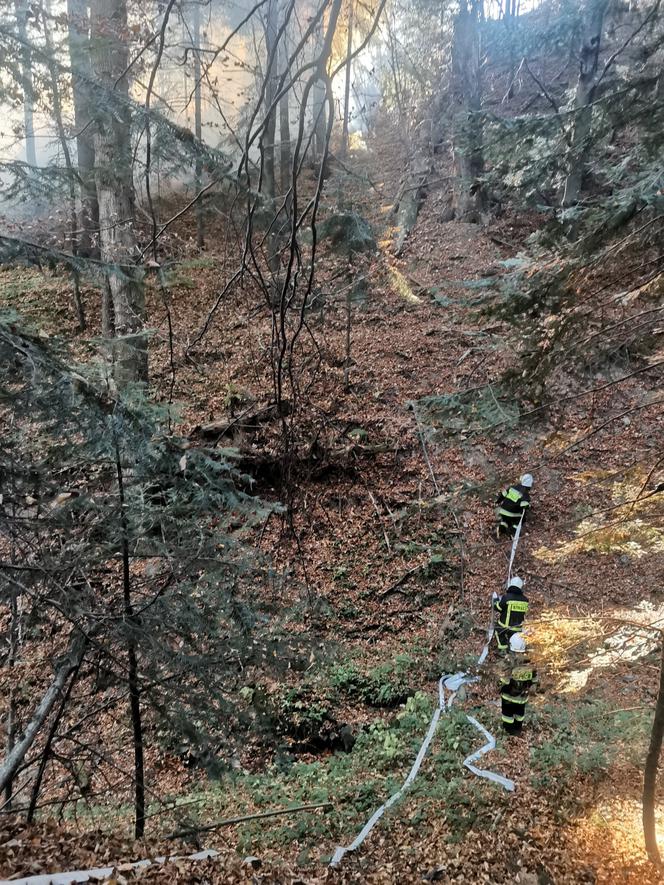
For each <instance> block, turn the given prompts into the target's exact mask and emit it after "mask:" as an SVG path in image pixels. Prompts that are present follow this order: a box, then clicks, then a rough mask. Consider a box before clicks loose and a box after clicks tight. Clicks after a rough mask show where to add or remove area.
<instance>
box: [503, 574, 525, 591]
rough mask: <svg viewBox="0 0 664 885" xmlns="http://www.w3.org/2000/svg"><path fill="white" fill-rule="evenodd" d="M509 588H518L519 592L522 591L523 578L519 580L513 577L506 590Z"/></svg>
mask: <svg viewBox="0 0 664 885" xmlns="http://www.w3.org/2000/svg"><path fill="white" fill-rule="evenodd" d="M510 587H518V588H519V590H523V578H519V577H517V576H516V575H515V576H514V577H513V578H512V579H511V580H510V581H509V582H508V584H507V589H508V590H509V588H510Z"/></svg>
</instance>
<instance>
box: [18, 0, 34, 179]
mask: <svg viewBox="0 0 664 885" xmlns="http://www.w3.org/2000/svg"><path fill="white" fill-rule="evenodd" d="M14 8H15V10H16V25H17V30H18V36H19V39H20V41H21V80H22V83H21V86H22V88H23V126H24V128H25V159H26V162H27V163H29V164H30V165H31V166H36V165H37V151H36V148H35V122H34V116H35V111H34V95H33V85H32V52H31V51H30V46H29V45H28V0H14Z"/></svg>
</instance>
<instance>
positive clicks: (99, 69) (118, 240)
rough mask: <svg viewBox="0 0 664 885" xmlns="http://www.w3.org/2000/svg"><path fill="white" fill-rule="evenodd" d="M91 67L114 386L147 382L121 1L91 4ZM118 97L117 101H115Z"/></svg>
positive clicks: (124, 16)
mask: <svg viewBox="0 0 664 885" xmlns="http://www.w3.org/2000/svg"><path fill="white" fill-rule="evenodd" d="M90 11H91V15H90V28H91V34H92V57H93V58H92V68H93V71H94V74H95V76H96V78H97V80H98V81H99V82H100V83H102V84H103V85H104V86H105V87H106V88H107V89H108V103H109V107H108V108H98V109H97V113H96V119H95V126H94V130H95V131H94V146H95V161H96V168H95V179H96V183H97V199H98V202H99V227H100V245H101V258H102V260H103V261H104V262H106V263H107V264H108V265H111V267H109V270H108V282H109V287H110V291H111V298H112V302H113V314H114V319H115V335H116V339H115V342H114V347H113V360H114V366H113V374H114V377H115V380H116V383H117V385H118V387H124V386H126V385H127V384H129V383H131V382H138V381H147V377H148V351H147V338H146V334H145V328H144V323H145V293H144V290H143V281H142V275H141V273H140V271H139V269H138V268H137V267H136V265H135V263H134V262H135V257H136V252H137V248H136V236H135V233H134V215H135V211H134V202H135V197H134V182H133V177H132V156H131V129H130V123H131V120H130V113H129V110H128V105H127V99H128V97H129V87H128V82H127V76H126V70H127V65H128V49H127V33H128V31H127V6H126V2H125V0H92V2H91V7H90ZM114 96H117V101H114Z"/></svg>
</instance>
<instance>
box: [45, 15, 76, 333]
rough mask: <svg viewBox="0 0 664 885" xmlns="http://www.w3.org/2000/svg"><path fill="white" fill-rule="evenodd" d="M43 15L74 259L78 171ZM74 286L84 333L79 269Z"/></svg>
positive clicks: (47, 29) (48, 28)
mask: <svg viewBox="0 0 664 885" xmlns="http://www.w3.org/2000/svg"><path fill="white" fill-rule="evenodd" d="M42 14H43V19H42V20H43V23H44V41H45V43H46V50H47V53H48V59H49V61H48V70H49V75H50V79H51V89H52V105H53V108H52V111H53V119H54V121H55V128H56V131H57V133H58V139H59V141H60V148H61V149H62V156H63V157H64V160H65V167H66V169H67V179H68V181H67V184H68V188H69V227H70V234H69V247H70V249H71V253H72V255H73V256H74V257H76V256H77V255H78V254H79V236H78V233H79V232H78V213H77V211H76V170H75V168H74V163H73V161H72V157H71V151H70V149H69V139H68V138H67V133H66V132H65V126H64V122H63V117H62V101H61V99H60V82H59V80H58V69H57V67H56V64H55V54H54V51H53V42H52V40H51V36H50V26H51V23H50V21H49V20H48V19H47V17H46V13H45V12H44V10H42ZM72 276H73V285H74V308H75V310H76V317H77V319H78V327H79V330H80V331H81V332H82V331H84V329H85V325H86V323H85V311H84V309H83V302H82V300H81V289H80V280H79V272H78V269H74V271H73V274H72Z"/></svg>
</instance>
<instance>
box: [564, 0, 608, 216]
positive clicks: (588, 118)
mask: <svg viewBox="0 0 664 885" xmlns="http://www.w3.org/2000/svg"><path fill="white" fill-rule="evenodd" d="M607 6H608V0H591V4H590V9H589V21H588V31H587V36H586V40H585V42H584V44H583V46H582V48H581V61H580V67H579V79H578V82H577V85H576V95H575V97H574V109H575V111H576V114H575V117H574V129H573V131H572V141H571V146H570V151H569V159H568V166H569V172H568V175H567V179H566V181H565V190H564V193H563V199H562V204H563V206H573V205H574V204H575V203H577V202H578V200H579V196H580V195H581V188H582V186H583V179H584V176H585V172H586V160H587V156H588V149H589V144H588V140H589V137H590V129H591V125H592V117H593V109H592V102H593V99H594V97H595V88H596V86H597V66H598V60H599V50H600V46H601V41H602V27H603V25H604V15H605V13H606V9H607Z"/></svg>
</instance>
